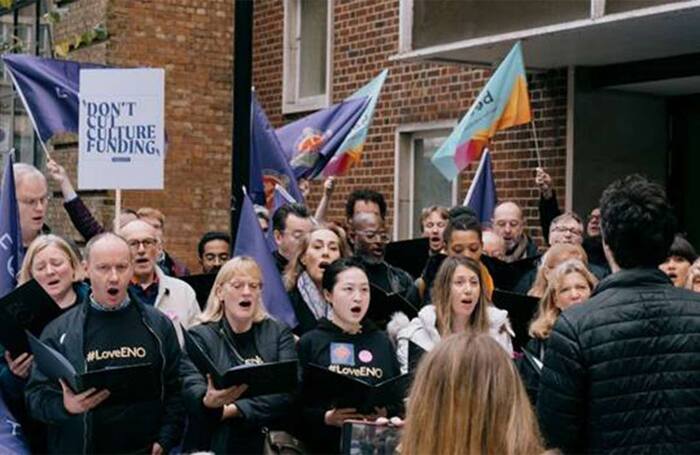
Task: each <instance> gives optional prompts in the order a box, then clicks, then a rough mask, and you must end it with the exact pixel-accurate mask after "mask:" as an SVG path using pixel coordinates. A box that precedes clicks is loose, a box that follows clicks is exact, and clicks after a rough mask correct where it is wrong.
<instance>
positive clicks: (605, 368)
mask: <svg viewBox="0 0 700 455" xmlns="http://www.w3.org/2000/svg"><path fill="white" fill-rule="evenodd" d="M600 208H601V217H602V236H603V244H604V249H605V252H606V256H607V258H608V261H609V263H610V266H611V269H612V271H613V274H612V275H610V276H608V277H607V278H605V279H604V280H603V281H601V282H600V283H599V285H598V286H597V288H596V289H595V291H594V293H593V294H592V296H591V298H590V299H589V300H588V301H587V302H585V303H583V304H581V305H576V306H574V307H572V308H571V309H569V310H567V311H564V312H563V313H562V314H561V316H560V317H559V319H558V320H557V323H556V325H555V326H554V331H553V332H552V335H551V336H550V338H549V342H548V347H547V355H546V357H545V360H544V368H543V370H542V377H541V382H540V394H539V396H538V401H537V412H538V415H539V418H540V423H541V426H542V430H543V433H544V435H545V437H546V439H547V442H548V443H549V446H550V447H557V448H559V449H560V450H562V451H563V452H564V453H590V452H594V453H609V452H634V453H700V432H698V428H700V398H699V397H700V392H699V391H700V296H699V295H698V294H695V293H693V292H690V291H687V290H685V289H679V288H675V287H673V285H672V283H671V281H670V280H669V278H668V277H667V276H666V275H665V274H664V273H663V272H661V271H660V270H659V269H658V266H659V264H660V263H662V262H663V261H664V260H665V259H666V256H667V254H668V251H669V247H670V246H671V243H672V242H673V237H674V233H675V232H676V219H675V216H674V213H673V209H672V208H671V206H670V205H669V203H668V202H667V200H666V195H665V193H664V190H663V189H662V188H661V187H660V186H659V185H658V184H656V183H652V182H650V181H648V180H646V179H645V178H643V177H640V176H638V175H632V176H628V177H625V178H623V179H620V180H618V181H616V182H614V183H612V184H611V185H610V186H609V187H608V188H607V189H606V190H605V192H604V193H603V196H602V198H601V200H600Z"/></svg>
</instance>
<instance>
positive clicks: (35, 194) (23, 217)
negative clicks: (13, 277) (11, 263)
mask: <svg viewBox="0 0 700 455" xmlns="http://www.w3.org/2000/svg"><path fill="white" fill-rule="evenodd" d="M12 171H13V173H14V178H15V192H16V195H17V203H18V204H17V205H18V206H19V222H20V226H21V228H22V247H23V249H26V248H27V247H28V246H29V244H30V243H32V241H34V239H35V238H37V236H39V234H41V233H42V232H45V233H48V232H49V228H48V226H46V225H45V224H44V219H45V217H46V208H47V206H48V202H49V188H48V185H47V184H46V177H44V174H42V173H41V172H40V171H39V170H38V169H37V168H35V167H34V166H32V165H30V164H26V163H17V164H15V165H14V166H13V167H12Z"/></svg>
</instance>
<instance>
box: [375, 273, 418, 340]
mask: <svg viewBox="0 0 700 455" xmlns="http://www.w3.org/2000/svg"><path fill="white" fill-rule="evenodd" d="M396 312H401V313H404V314H405V315H406V316H407V317H408V319H413V318H415V317H416V316H418V308H416V307H415V306H413V304H411V302H409V301H408V300H406V299H405V298H403V297H402V296H401V295H400V294H398V293H396V292H389V291H387V290H385V289H382V288H380V287H379V286H376V285H374V284H372V283H370V300H369V308H368V309H367V314H366V315H365V318H366V319H369V320H371V321H373V322H374V323H376V324H377V325H378V326H379V327H380V328H381V329H384V328H385V327H386V325H387V323H388V322H389V320H391V315H393V314H394V313H396Z"/></svg>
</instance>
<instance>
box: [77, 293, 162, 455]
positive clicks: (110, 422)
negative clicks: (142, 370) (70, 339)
mask: <svg viewBox="0 0 700 455" xmlns="http://www.w3.org/2000/svg"><path fill="white" fill-rule="evenodd" d="M84 346H85V364H86V366H87V369H88V371H94V370H100V369H103V368H114V367H121V366H128V365H137V364H142V363H150V364H154V365H156V367H157V368H156V371H157V370H158V369H160V363H161V357H160V354H159V350H158V343H157V341H156V339H155V337H154V335H153V333H151V331H150V330H149V329H148V328H147V327H146V325H145V324H144V322H143V320H142V318H141V313H140V312H139V311H138V308H136V305H135V304H133V303H132V304H129V305H128V306H127V307H126V308H123V309H120V310H117V311H100V310H97V309H95V308H93V307H89V308H88V315H87V322H86V327H85V334H84ZM155 405H156V406H158V404H155ZM128 406H129V405H108V404H102V405H100V406H98V407H97V408H95V409H94V410H93V411H92V429H93V431H92V432H91V433H92V438H93V447H94V449H95V452H96V453H105V452H111V453H122V452H124V453H126V452H133V451H134V450H135V449H139V448H140V447H135V446H134V443H135V441H132V440H130V439H129V438H128V432H127V433H124V432H122V431H121V430H119V431H117V429H126V428H128V426H129V422H128V421H125V420H124V415H125V411H126V410H127V409H128ZM153 440H155V438H154V439H153Z"/></svg>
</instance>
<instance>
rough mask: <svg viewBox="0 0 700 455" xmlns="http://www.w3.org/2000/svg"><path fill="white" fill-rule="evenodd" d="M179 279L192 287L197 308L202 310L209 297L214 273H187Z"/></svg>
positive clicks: (214, 276)
mask: <svg viewBox="0 0 700 455" xmlns="http://www.w3.org/2000/svg"><path fill="white" fill-rule="evenodd" d="M180 279H181V280H182V281H184V282H185V283H187V284H189V285H190V286H192V289H194V293H195V295H196V296H197V303H199V308H200V309H202V310H204V308H205V307H206V306H207V299H209V294H210V293H211V289H212V288H213V287H214V280H216V273H205V274H201V275H189V276H183V277H180Z"/></svg>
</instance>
